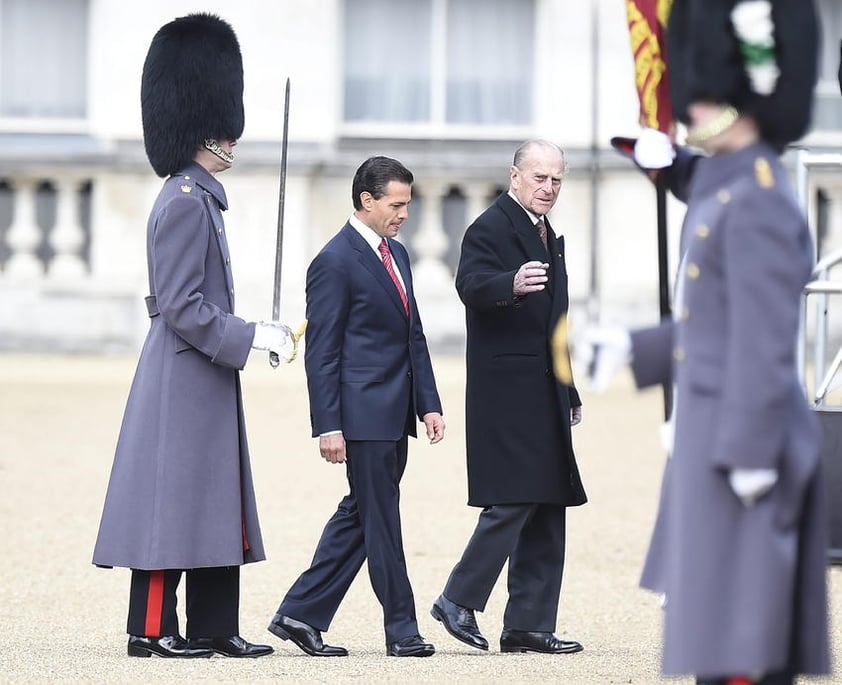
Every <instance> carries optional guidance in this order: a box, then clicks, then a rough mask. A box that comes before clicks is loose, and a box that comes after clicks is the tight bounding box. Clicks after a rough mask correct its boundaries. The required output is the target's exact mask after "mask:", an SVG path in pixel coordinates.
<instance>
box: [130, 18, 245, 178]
mask: <svg viewBox="0 0 842 685" xmlns="http://www.w3.org/2000/svg"><path fill="white" fill-rule="evenodd" d="M140 107H141V116H142V119H143V143H144V145H145V146H146V156H147V157H148V158H149V162H150V164H152V168H153V169H154V170H155V173H156V174H158V176H168V175H170V174H173V173H175V172H177V171H179V170H180V169H183V168H184V167H185V166H186V165H187V164H189V163H190V161H191V160H192V159H193V157H194V156H195V154H196V151H197V150H198V149H199V148H200V147H201V146H202V144H203V143H204V141H205V139H207V138H215V139H218V140H236V139H238V138H239V137H240V136H241V135H242V134H243V126H244V123H245V117H244V112H243V59H242V55H241V54H240V44H239V42H238V41H237V36H236V35H235V33H234V30H233V29H232V28H231V26H230V25H229V24H228V23H226V22H225V21H223V20H222V19H220V18H219V17H217V16H215V15H212V14H189V15H187V16H185V17H179V18H178V19H175V20H174V21H171V22H170V23H169V24H165V25H164V26H162V27H161V28H160V29H159V30H158V33H156V34H155V37H154V38H153V39H152V45H150V46H149V53H148V54H147V55H146V61H145V62H144V63H143V76H142V78H141V84H140Z"/></svg>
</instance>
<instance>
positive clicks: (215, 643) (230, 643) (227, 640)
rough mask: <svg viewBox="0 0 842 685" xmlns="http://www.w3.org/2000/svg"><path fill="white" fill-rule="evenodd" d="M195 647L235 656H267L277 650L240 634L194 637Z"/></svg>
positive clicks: (192, 641)
mask: <svg viewBox="0 0 842 685" xmlns="http://www.w3.org/2000/svg"><path fill="white" fill-rule="evenodd" d="M190 644H191V645H193V646H194V647H201V648H204V649H212V650H213V651H214V652H216V653H217V654H222V655H223V656H233V657H257V656H266V655H267V654H271V653H272V652H274V651H275V650H274V649H272V648H271V647H270V646H269V645H255V644H252V643H251V642H248V641H246V640H244V639H243V638H241V637H240V636H239V635H232V636H231V637H194V638H192V639H191V640H190Z"/></svg>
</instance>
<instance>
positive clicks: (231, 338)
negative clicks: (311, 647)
mask: <svg viewBox="0 0 842 685" xmlns="http://www.w3.org/2000/svg"><path fill="white" fill-rule="evenodd" d="M242 90H243V73H242V59H241V56H240V48H239V44H238V42H237V38H236V36H235V34H234V32H233V30H232V29H231V27H230V26H229V25H228V24H227V23H225V22H224V21H223V20H221V19H219V18H218V17H216V16H213V15H207V14H194V15H189V16H186V17H181V18H179V19H176V20H174V21H172V22H170V23H168V24H166V25H165V26H163V27H162V28H161V29H160V30H159V31H158V33H157V34H156V35H155V37H154V39H153V41H152V45H151V47H150V49H149V53H148V55H147V58H146V61H145V63H144V67H143V75H142V82H141V106H142V115H143V116H142V119H143V134H144V143H145V145H146V152H147V155H148V157H149V161H150V163H151V165H152V167H153V169H154V170H155V172H156V173H157V174H158V175H159V176H167V177H168V178H167V180H166V181H165V183H164V186H163V188H162V189H161V192H160V194H159V195H158V198H157V200H156V202H155V205H154V207H153V209H152V212H151V215H150V217H149V222H148V230H147V258H148V267H149V287H150V292H151V294H150V295H149V296H148V297H147V298H146V306H147V309H148V313H149V316H150V328H149V333H148V335H147V337H146V341H145V343H144V345H143V351H142V352H141V355H140V361H139V363H138V366H137V371H136V374H135V378H134V382H133V383H132V387H131V390H130V392H129V397H128V402H127V405H126V410H125V415H124V418H123V424H122V428H121V430H120V437H119V440H118V443H117V449H116V454H115V456H114V464H113V467H112V471H111V479H110V482H109V485H108V492H107V494H106V498H105V506H104V509H103V513H102V520H101V524H100V529H99V535H98V537H97V541H96V548H95V550H94V556H93V562H94V564H96V565H98V566H107V567H111V566H122V567H127V568H130V569H132V579H131V590H130V597H129V617H128V627H127V632H128V633H129V641H128V654H129V656H140V657H148V656H150V655H152V654H156V655H158V656H162V657H182V658H183V657H207V656H211V655H213V654H214V653H215V652H216V653H220V654H224V655H226V656H232V657H257V656H262V655H264V654H269V653H271V652H272V648H271V647H269V646H268V645H255V644H251V643H249V642H247V641H246V640H244V639H243V638H242V637H240V636H239V625H238V608H239V567H240V566H241V565H242V564H245V563H249V562H254V561H260V560H262V559H264V558H265V555H264V551H263V541H262V539H261V535H260V525H259V523H258V518H257V508H256V504H255V497H254V489H253V485H252V474H251V467H250V465H249V451H248V444H247V440H246V430H245V422H244V418H243V407H242V400H241V391H240V379H239V373H238V370H239V369H242V368H243V366H244V365H245V363H246V359H247V358H248V356H249V353H250V350H251V349H252V347H253V346H254V347H255V348H256V349H261V350H272V351H276V352H278V353H279V354H282V355H283V356H285V357H287V356H288V355H289V354H290V352H291V350H290V348H289V344H290V336H289V335H288V331H289V329H288V328H286V327H285V326H282V325H280V324H271V325H270V324H262V323H261V324H255V323H249V322H246V321H243V320H242V319H240V318H238V317H236V316H234V314H233V311H234V286H233V280H232V273H231V260H230V252H229V249H228V243H227V239H226V235H225V226H224V223H223V219H222V211H223V210H225V209H227V208H228V200H227V198H226V195H225V190H224V189H223V187H222V186H221V185H220V183H219V181H218V180H217V179H216V178H215V176H214V174H216V173H217V172H220V171H224V170H225V169H228V168H229V167H230V166H231V164H232V162H233V152H232V148H233V146H234V145H235V144H236V142H237V139H238V138H239V136H240V135H241V134H242V131H243V105H242ZM184 571H186V577H187V588H186V600H187V630H186V636H187V638H188V640H185V639H184V638H182V637H181V635H180V631H179V627H178V618H177V614H176V587H177V585H178V583H179V580H180V578H181V575H182V572H184Z"/></svg>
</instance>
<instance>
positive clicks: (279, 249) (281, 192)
mask: <svg viewBox="0 0 842 685" xmlns="http://www.w3.org/2000/svg"><path fill="white" fill-rule="evenodd" d="M288 134H289V78H287V83H286V88H285V89H284V129H283V138H282V139H281V174H280V176H281V178H280V186H279V189H278V237H277V242H276V243H275V283H274V292H273V293H272V321H280V320H281V269H282V268H283V256H284V201H285V199H286V187H287V139H288ZM306 328H307V321H306V320H305V321H304V323H303V324H301V326H300V327H299V329H298V330H297V331H295V332H291V333H290V335H291V337H292V354H291V355H290V357H289V359H287V363H289V362H291V361H292V360H293V359H295V357H296V355H297V354H298V341H299V340H300V339H301V338H302V337H303V335H304V330H305V329H306ZM280 363H281V360H280V358H279V357H278V354H277V353H276V352H270V353H269V365H270V366H271V367H272V368H273V369H276V368H278V365H279V364H280Z"/></svg>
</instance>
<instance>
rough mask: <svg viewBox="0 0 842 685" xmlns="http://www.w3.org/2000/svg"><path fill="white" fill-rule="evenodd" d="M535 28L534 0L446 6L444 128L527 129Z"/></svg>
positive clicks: (455, 0) (454, 1)
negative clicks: (448, 125) (493, 126)
mask: <svg viewBox="0 0 842 685" xmlns="http://www.w3.org/2000/svg"><path fill="white" fill-rule="evenodd" d="M534 27H535V7H534V1H533V0H519V1H518V2H512V0H449V2H448V5H447V122H448V123H453V124H456V123H458V124H525V123H529V121H530V119H531V116H532V71H533V63H534V60H533V52H534V46H533V34H534Z"/></svg>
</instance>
